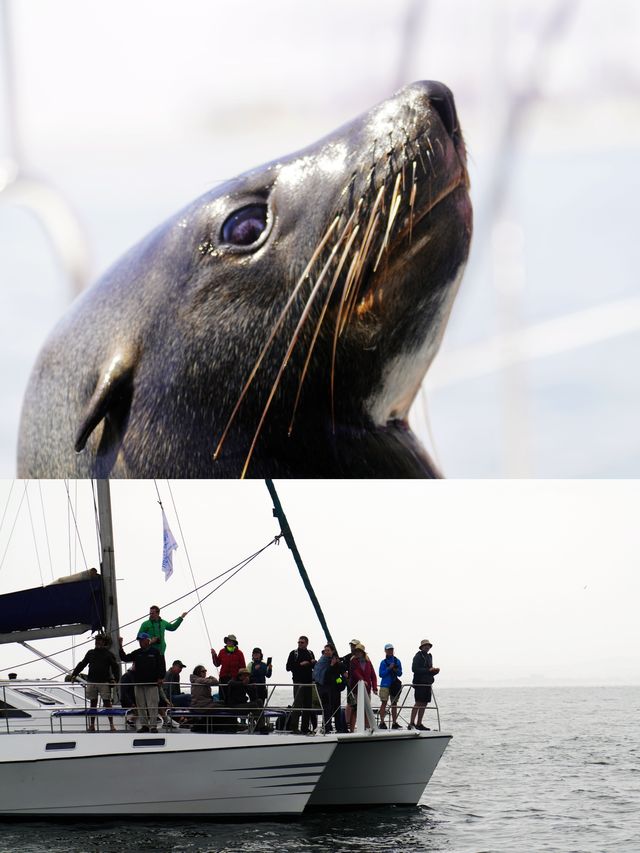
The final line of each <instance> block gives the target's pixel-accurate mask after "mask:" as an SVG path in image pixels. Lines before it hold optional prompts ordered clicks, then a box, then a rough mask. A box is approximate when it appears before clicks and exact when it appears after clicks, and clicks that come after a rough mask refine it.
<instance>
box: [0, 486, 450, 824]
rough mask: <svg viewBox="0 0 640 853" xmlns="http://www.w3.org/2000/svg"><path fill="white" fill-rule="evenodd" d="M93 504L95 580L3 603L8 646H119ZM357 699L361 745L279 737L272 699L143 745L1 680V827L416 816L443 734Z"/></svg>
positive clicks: (283, 524) (33, 689)
mask: <svg viewBox="0 0 640 853" xmlns="http://www.w3.org/2000/svg"><path fill="white" fill-rule="evenodd" d="M267 486H268V488H269V492H270V494H271V497H272V499H273V504H274V510H273V512H274V515H275V517H276V518H277V519H278V521H279V523H280V531H281V532H280V534H279V536H282V537H283V538H284V540H285V542H286V543H287V545H288V546H289V548H290V549H291V551H292V553H293V556H294V559H295V561H296V564H297V565H298V569H299V571H300V574H301V576H302V578H303V581H304V583H305V585H306V586H307V589H308V591H309V595H310V597H311V600H312V602H313V604H314V607H315V609H316V613H317V614H318V617H319V619H320V622H321V624H322V626H323V629H324V631H325V634H326V636H327V640H328V641H331V635H330V632H329V629H328V627H327V623H326V620H325V618H324V614H323V613H322V610H321V608H320V605H319V603H318V600H317V597H316V595H315V593H314V591H313V588H312V586H311V582H310V579H309V577H308V575H307V573H306V570H305V569H304V565H303V563H302V560H301V558H300V554H299V551H298V549H297V546H296V543H295V540H294V538H293V535H292V533H291V530H290V528H289V524H288V522H287V519H286V516H285V515H284V512H283V510H282V506H281V504H280V501H279V498H278V495H277V493H276V491H275V488H274V486H273V483H271V481H267ZM96 492H97V498H98V507H99V535H100V542H101V554H102V558H101V571H100V573H97V572H87V573H83V575H82V576H81V577H78V578H72V579H69V580H68V582H66V583H64V584H52V585H50V586H47V587H39V588H36V589H33V590H26V591H22V592H18V593H10V594H7V595H3V596H0V643H9V642H19V643H21V644H22V645H23V646H25V645H26V646H27V647H28V648H31V646H30V641H31V640H35V639H44V638H50V637H58V636H73V635H78V634H81V633H86V632H87V631H97V630H102V631H104V632H105V633H106V634H108V635H109V636H111V637H113V638H117V637H118V636H119V631H120V628H119V619H118V607H117V589H116V583H115V561H114V548H113V533H112V523H111V498H110V491H109V483H108V481H107V480H102V481H97V483H96ZM358 691H359V692H358V696H357V714H358V719H357V727H356V728H357V730H356V731H355V732H352V733H344V734H338V733H325V732H324V731H323V729H322V728H321V729H320V730H319V732H318V733H317V734H316V735H315V736H313V737H309V736H307V735H300V734H297V733H294V732H290V731H287V730H286V727H280V726H279V725H277V721H278V720H282V718H283V716H284V715H285V714H286V713H287V711H286V708H284V707H283V706H278V705H276V704H275V702H274V701H273V699H272V697H273V695H274V691H271V698H270V699H269V700H268V701H267V703H266V705H265V707H264V708H263V709H260V710H258V711H256V710H255V709H252V710H247V709H229V710H224V711H222V713H223V714H227V715H229V716H230V718H231V719H232V722H231V725H227V726H223V727H216V726H210V727H209V728H210V731H207V726H204V727H203V726H192V727H190V728H185V727H180V728H178V729H173V728H170V729H169V730H168V731H166V732H165V731H164V730H162V729H161V730H160V733H154V732H149V733H146V732H144V733H143V732H135V731H131V729H130V727H129V726H128V725H127V716H128V714H129V713H130V712H128V711H127V710H126V709H123V708H119V707H114V708H113V709H100V710H98V711H93V710H91V709H89V708H87V703H86V700H85V698H84V695H83V692H82V688H80V689H78V686H72V685H69V684H66V683H63V684H58V683H54V682H51V681H37V682H24V681H21V680H19V679H17V678H13V679H10V680H2V681H0V735H2V740H1V741H0V743H1V744H2V747H1V748H0V786H1V787H2V791H3V796H2V798H1V799H0V815H4V816H27V817H28V816H32V817H34V818H35V817H42V816H75V815H84V816H88V815H100V816H113V817H115V816H127V815H128V816H134V815H136V816H155V817H157V816H164V817H173V816H187V815H194V816H207V817H268V816H275V815H299V814H301V813H303V812H304V811H307V810H310V809H314V808H316V809H328V808H332V807H341V808H344V807H349V806H352V807H364V806H372V805H416V804H417V803H418V801H419V799H420V797H421V796H422V794H423V792H424V790H425V787H426V785H427V783H428V781H429V779H430V778H431V775H432V774H433V772H434V770H435V768H436V766H437V764H438V761H439V760H440V758H441V756H442V754H443V752H444V750H445V748H446V746H447V744H448V742H449V740H450V738H451V735H450V734H447V733H445V732H442V731H440V730H439V725H438V730H435V731H416V730H387V731H383V730H380V729H378V727H377V720H376V717H375V713H374V710H373V708H372V706H371V702H370V701H369V697H368V695H367V693H366V691H365V689H364V684H363V683H362V682H360V683H359V685H358ZM169 713H172V712H171V711H170V712H169ZM175 713H176V714H177V713H178V709H176V710H175ZM108 715H111V716H112V717H114V718H115V720H116V724H117V725H116V729H117V730H116V732H115V733H112V732H110V731H109V730H108V729H107V730H106V729H105V727H104V726H103V727H102V728H101V726H100V721H101V720H102V721H103V722H106V721H105V720H104V718H105V716H108ZM89 720H91V721H92V722H93V721H97V723H98V725H97V731H96V732H89V731H88V725H87V723H88V721H89ZM257 721H260V722H261V724H260V725H257ZM438 722H439V716H438Z"/></svg>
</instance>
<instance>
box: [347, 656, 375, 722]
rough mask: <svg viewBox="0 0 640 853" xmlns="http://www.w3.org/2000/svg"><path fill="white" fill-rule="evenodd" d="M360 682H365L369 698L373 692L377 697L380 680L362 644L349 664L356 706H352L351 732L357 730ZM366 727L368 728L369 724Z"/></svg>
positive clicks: (351, 688) (351, 689)
mask: <svg viewBox="0 0 640 853" xmlns="http://www.w3.org/2000/svg"><path fill="white" fill-rule="evenodd" d="M359 681H364V685H365V688H366V690H367V693H368V694H369V696H371V691H372V690H373V692H374V693H375V694H376V695H377V693H378V679H377V678H376V671H375V669H374V668H373V664H372V663H371V661H370V660H369V656H368V655H367V650H366V649H365V647H364V646H363V645H362V643H358V645H357V646H356V647H355V649H354V651H353V656H352V658H351V663H350V664H349V690H350V692H351V696H352V697H353V701H354V704H353V705H352V712H351V720H350V722H349V731H351V732H353V731H355V728H356V716H357V714H356V710H357V704H358V682H359ZM365 725H366V727H367V728H368V724H365Z"/></svg>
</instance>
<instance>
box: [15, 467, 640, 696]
mask: <svg viewBox="0 0 640 853" xmlns="http://www.w3.org/2000/svg"><path fill="white" fill-rule="evenodd" d="M276 485H277V488H278V490H279V494H280V497H281V500H282V502H283V505H284V509H285V512H286V513H287V515H288V517H289V522H290V524H291V527H292V530H293V533H294V536H295V538H296V541H297V543H298V547H299V549H300V552H301V554H302V557H303V559H304V561H305V563H306V566H307V570H308V572H309V574H310V576H311V579H312V581H313V584H314V586H315V589H316V592H317V595H318V597H319V599H320V602H321V605H322V606H323V608H324V611H325V614H326V617H327V620H328V623H329V627H330V630H331V631H332V633H333V636H334V639H335V641H336V643H337V645H338V646H339V651H340V652H341V653H345V652H346V651H347V650H348V647H347V643H348V640H350V639H351V638H352V636H356V637H357V638H358V639H360V640H362V641H363V642H364V643H365V644H366V646H367V650H368V651H369V653H370V654H371V656H372V658H373V659H374V661H375V662H376V663H377V662H379V659H380V658H381V657H382V656H383V646H384V644H385V643H386V642H393V643H394V644H395V647H396V654H397V656H398V657H400V659H401V660H402V661H403V663H404V664H405V666H407V665H409V664H410V661H411V657H412V656H413V654H414V653H415V651H416V650H417V645H418V642H419V641H420V640H421V639H423V638H428V639H430V640H431V642H432V643H433V650H432V651H433V655H434V661H435V663H436V665H438V666H440V667H441V669H442V672H441V675H440V676H439V678H438V683H439V685H440V686H441V687H448V686H451V687H454V686H464V685H474V684H481V683H485V684H486V683H514V684H532V685H535V684H545V683H558V682H563V683H568V684H573V683H582V684H596V683H598V684H608V683H609V684H610V683H636V684H637V683H640V667H639V666H638V655H637V647H638V620H637V601H638V598H639V593H640V580H639V577H640V576H639V573H638V554H639V553H640V547H639V545H640V528H639V526H638V523H637V518H638V506H639V504H640V483H638V482H636V481H539V482H535V481H491V482H486V481H484V482H474V481H456V482H436V483H411V482H398V481H392V482H380V481H376V482H350V481H347V482H325V481H321V482H305V481H301V482H291V481H289V482H279V483H277V484H276ZM158 488H159V490H160V495H161V498H162V501H163V504H164V507H165V511H166V513H167V517H168V519H169V523H170V525H171V528H172V530H173V533H174V535H175V537H176V539H177V540H178V542H179V545H180V547H179V549H178V551H177V552H176V555H175V561H174V565H175V574H174V576H173V577H172V578H171V579H170V580H169V581H168V582H165V580H164V576H163V574H162V572H161V559H162V525H161V515H160V508H159V506H158V503H157V495H156V490H155V486H154V484H153V482H152V481H138V482H115V483H112V501H113V512H114V526H115V537H116V564H117V575H118V578H119V579H120V583H119V604H120V622H121V624H124V623H127V622H129V621H130V620H133V619H135V620H136V621H135V623H134V625H132V626H130V627H125V628H124V629H123V634H124V636H125V638H126V640H130V639H132V638H133V637H134V636H135V629H136V628H137V625H138V621H137V620H138V617H140V619H141V618H142V617H143V616H144V615H145V613H146V611H147V608H148V606H149V604H152V603H157V604H159V605H160V606H161V607H162V615H163V616H164V617H165V618H168V619H173V618H175V617H176V616H177V615H178V614H179V613H180V612H181V611H182V610H186V609H189V608H191V607H192V606H193V605H194V604H196V599H195V596H194V595H191V596H190V597H189V598H188V599H186V602H187V603H186V605H183V604H182V603H177V604H169V602H170V601H172V600H173V599H176V598H178V597H179V596H181V595H183V594H185V593H188V592H190V591H192V590H193V586H194V583H193V580H192V578H191V573H190V569H189V563H188V560H187V554H188V556H189V558H190V562H191V568H192V569H193V573H194V576H195V580H196V583H197V584H202V583H204V582H205V581H207V580H209V579H210V578H212V577H214V576H215V575H217V574H219V573H220V572H222V571H224V570H225V569H227V568H229V567H230V566H231V565H233V564H235V563H237V562H238V561H240V560H241V559H242V558H244V557H246V556H248V555H249V554H251V553H253V552H255V551H256V550H258V549H259V548H261V547H262V546H263V545H265V544H266V543H267V542H269V541H270V540H271V539H272V538H273V537H274V535H275V534H276V533H277V532H278V526H277V523H276V521H275V519H273V517H272V515H271V501H270V497H269V494H268V492H267V490H266V486H265V485H264V483H263V482H261V481H255V482H251V481H245V482H189V481H179V482H174V483H172V484H171V488H172V491H173V497H174V499H175V504H176V508H177V515H176V513H175V512H174V509H173V505H172V501H171V496H170V493H169V488H168V485H167V483H166V482H165V481H159V482H158ZM10 490H11V483H10V482H9V481H0V511H1V512H2V513H3V514H4V517H3V521H2V525H1V527H0V561H1V562H0V589H1V591H2V592H9V591H12V590H15V589H18V588H21V587H28V586H37V585H39V584H40V582H41V577H40V573H41V574H42V580H43V581H44V582H45V583H47V582H50V581H51V579H52V577H58V576H60V575H63V574H67V573H68V572H69V565H70V563H71V568H72V569H73V570H74V571H78V570H81V569H83V568H85V559H84V558H83V552H82V551H81V550H80V549H79V547H78V545H77V544H73V543H72V546H71V548H70V547H69V535H68V522H67V494H66V490H65V485H64V483H63V482H61V481H59V482H44V483H42V485H40V484H39V483H37V482H35V481H34V482H32V483H31V484H30V485H29V488H28V496H29V505H30V508H31V520H30V517H29V512H28V511H27V501H26V500H24V499H23V500H22V508H21V509H20V512H17V509H18V504H19V502H20V500H21V499H22V496H23V493H24V484H23V483H21V482H17V483H16V484H15V486H14V487H13V491H11V494H10ZM40 491H41V492H42V495H43V498H44V505H45V507H46V517H47V529H48V538H49V548H50V551H51V563H50V562H49V556H48V549H47V543H46V536H45V534H44V528H43V520H42V519H43V515H42V510H41V506H40ZM76 491H77V497H76ZM70 492H71V496H72V499H73V501H74V503H75V502H76V501H77V513H76V514H77V516H78V519H79V524H80V527H81V529H82V547H83V549H84V555H85V557H86V565H88V566H92V565H95V564H96V562H97V561H96V557H95V553H96V535H95V530H94V528H93V522H92V513H93V509H92V501H91V497H90V495H89V493H88V486H87V484H86V483H80V484H76V483H72V484H71V488H70ZM16 518H17V521H16ZM14 522H15V524H14ZM32 525H33V528H34V529H35V531H36V535H35V539H34V535H33V534H32ZM180 527H181V528H182V533H183V534H184V540H183V538H182V535H181V532H180ZM12 528H13V534H11V530H12ZM34 541H37V542H38V555H39V562H40V569H39V568H38V557H37V556H36V551H35V546H34ZM69 554H71V559H70V558H69ZM212 586H213V585H211V586H209V587H207V588H206V590H205V592H206V591H208V590H210V589H211V588H212ZM165 605H166V606H165ZM205 624H206V629H205ZM207 630H208V633H209V636H210V637H211V641H212V643H213V644H214V645H215V647H216V648H220V647H221V645H222V638H223V636H224V635H225V634H227V633H231V632H232V633H235V634H236V635H237V636H238V638H239V642H240V647H241V648H242V649H243V651H244V652H245V653H247V654H250V652H251V649H252V647H253V646H254V645H259V646H261V647H262V648H263V650H264V652H265V655H272V656H273V658H274V663H275V670H274V680H275V679H277V680H278V681H282V682H288V681H289V678H288V676H287V674H286V672H285V670H284V662H285V660H286V656H287V654H288V652H289V651H290V650H291V649H292V648H294V647H295V641H296V640H297V637H298V635H299V634H300V633H306V634H308V635H309V637H310V647H311V648H312V649H313V650H314V651H315V652H316V653H319V652H320V650H321V647H322V645H323V642H324V637H323V635H322V631H321V629H320V626H319V624H318V621H317V619H316V617H315V615H314V613H313V610H312V608H311V605H310V603H309V600H308V598H307V595H306V592H305V590H304V587H303V585H302V582H301V580H300V578H299V575H298V573H297V569H296V567H295V564H294V561H293V558H292V556H291V553H290V552H289V550H288V549H287V547H286V545H285V544H284V543H283V544H281V545H279V546H278V547H275V546H273V547H271V548H269V549H268V550H267V551H266V552H265V554H264V555H263V556H261V557H259V558H258V559H257V560H255V561H254V562H253V563H251V564H250V565H249V566H248V567H247V568H245V569H244V570H242V572H240V574H238V575H237V576H236V577H235V578H234V579H233V580H231V581H230V582H229V583H227V584H226V585H225V586H223V587H222V588H221V589H220V590H219V591H218V592H216V593H214V594H213V595H212V596H210V597H209V598H208V599H207V601H206V602H205V603H204V605H203V609H202V611H201V610H200V609H199V608H198V607H196V608H195V609H194V610H193V611H192V612H191V613H190V614H189V615H188V617H187V619H186V620H185V622H184V624H183V625H182V626H181V627H180V629H179V630H178V631H177V632H176V633H174V634H170V635H168V651H167V656H168V658H169V659H173V658H174V657H180V658H181V659H182V660H184V661H185V663H186V664H187V665H188V667H189V671H191V669H192V668H193V667H194V666H195V665H196V664H198V663H204V664H205V665H207V664H208V663H210V658H209V651H208V650H209V639H208V637H207ZM40 645H41V647H42V648H43V649H47V650H48V651H49V652H52V651H54V650H59V649H62V648H65V647H66V646H68V645H69V642H68V641H67V640H56V641H47V642H43V643H41V644H40ZM85 648H87V647H85ZM80 654H81V652H80V651H76V660H78V659H79V655H80ZM60 658H61V660H62V661H63V662H64V663H65V664H67V663H68V664H69V666H71V662H72V658H71V656H70V655H69V654H66V655H60ZM27 659H28V656H27V655H26V653H25V652H24V651H23V650H22V649H21V648H20V647H19V646H15V645H6V646H3V647H0V669H5V668H6V667H13V666H15V665H16V664H18V663H20V662H22V661H24V660H27ZM19 671H20V672H21V674H24V675H28V676H32V677H36V676H45V677H50V676H52V675H53V674H54V671H53V670H52V669H51V668H50V667H49V666H48V665H47V664H45V663H42V662H38V663H33V664H30V665H29V666H27V667H24V668H21V669H20V670H19Z"/></svg>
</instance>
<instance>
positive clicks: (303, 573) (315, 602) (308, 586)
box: [265, 480, 335, 645]
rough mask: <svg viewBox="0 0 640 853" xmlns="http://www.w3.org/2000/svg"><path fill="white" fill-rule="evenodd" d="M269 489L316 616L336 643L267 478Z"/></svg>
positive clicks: (328, 636)
mask: <svg viewBox="0 0 640 853" xmlns="http://www.w3.org/2000/svg"><path fill="white" fill-rule="evenodd" d="M265 483H266V486H267V489H269V494H270V495H271V499H272V500H273V514H274V516H275V517H276V518H277V519H278V521H279V522H280V531H281V532H282V535H283V536H284V541H285V542H286V543H287V545H288V546H289V549H290V551H291V553H292V554H293V559H294V560H295V561H296V566H297V567H298V571H299V572H300V577H301V578H302V583H303V584H304V586H305V589H306V590H307V593H308V594H309V598H310V599H311V603H312V604H313V607H314V609H315V611H316V616H317V617H318V619H319V620H320V624H321V625H322V629H323V630H324V634H325V637H326V639H327V642H329V643H331V644H332V645H335V643H334V642H333V638H332V637H331V632H330V631H329V626H328V625H327V620H326V619H325V618H324V613H323V612H322V608H321V607H320V602H319V601H318V599H317V597H316V594H315V592H314V589H313V586H312V584H311V580H310V578H309V575H308V574H307V570H306V569H305V567H304V563H303V562H302V557H301V556H300V552H299V551H298V546H297V545H296V541H295V539H294V538H293V533H292V532H291V528H290V527H289V522H288V521H287V517H286V515H285V514H284V510H283V509H282V504H281V503H280V498H279V497H278V493H277V492H276V489H275V486H274V485H273V480H265Z"/></svg>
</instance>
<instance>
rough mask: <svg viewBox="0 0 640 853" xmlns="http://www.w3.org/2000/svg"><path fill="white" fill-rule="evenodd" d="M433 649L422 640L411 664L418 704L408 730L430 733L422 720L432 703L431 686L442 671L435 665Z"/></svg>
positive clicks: (427, 641) (412, 710)
mask: <svg viewBox="0 0 640 853" xmlns="http://www.w3.org/2000/svg"><path fill="white" fill-rule="evenodd" d="M431 648H432V644H431V643H430V642H429V640H421V641H420V648H419V649H418V651H417V653H416V655H415V656H414V658H413V663H412V664H411V669H412V670H413V685H414V687H413V689H414V692H415V694H416V703H415V705H414V706H413V708H412V709H411V722H410V723H409V725H408V726H407V728H409V729H413V728H416V729H418V730H419V731H421V732H428V731H429V729H428V728H427V727H426V726H423V725H422V718H423V717H424V712H425V710H426V708H427V705H428V704H429V702H431V685H432V684H433V680H434V678H435V676H436V675H437V674H438V673H439V672H440V669H439V668H438V667H437V666H434V665H433V658H432V657H431Z"/></svg>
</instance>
